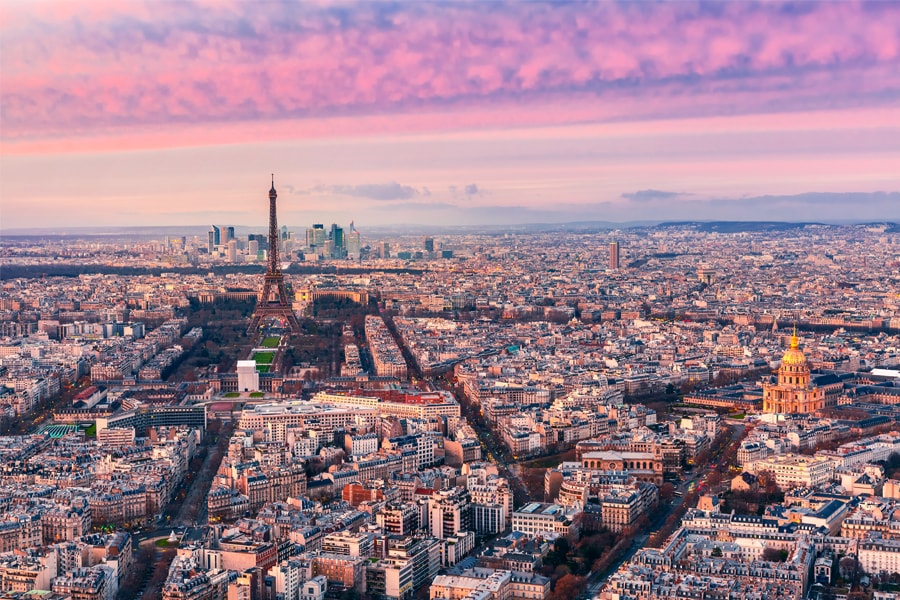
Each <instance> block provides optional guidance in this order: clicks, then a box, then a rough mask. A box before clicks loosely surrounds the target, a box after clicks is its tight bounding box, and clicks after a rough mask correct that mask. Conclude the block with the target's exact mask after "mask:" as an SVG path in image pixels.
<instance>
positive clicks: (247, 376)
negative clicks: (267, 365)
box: [237, 360, 259, 392]
mask: <svg viewBox="0 0 900 600" xmlns="http://www.w3.org/2000/svg"><path fill="white" fill-rule="evenodd" d="M237 376H238V391H240V392H258V391H259V371H257V370H256V361H255V360H239V361H238V362H237Z"/></svg>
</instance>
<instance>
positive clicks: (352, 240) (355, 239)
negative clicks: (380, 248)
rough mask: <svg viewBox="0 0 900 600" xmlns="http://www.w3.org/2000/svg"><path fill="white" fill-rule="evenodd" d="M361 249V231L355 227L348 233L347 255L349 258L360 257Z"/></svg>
mask: <svg viewBox="0 0 900 600" xmlns="http://www.w3.org/2000/svg"><path fill="white" fill-rule="evenodd" d="M359 249H360V238H359V232H358V231H356V230H355V229H351V230H350V232H349V233H348V234H347V257H348V258H353V259H356V258H359Z"/></svg>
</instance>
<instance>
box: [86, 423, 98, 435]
mask: <svg viewBox="0 0 900 600" xmlns="http://www.w3.org/2000/svg"><path fill="white" fill-rule="evenodd" d="M84 436H85V437H97V424H96V423H91V426H90V427H88V428H87V429H85V430H84Z"/></svg>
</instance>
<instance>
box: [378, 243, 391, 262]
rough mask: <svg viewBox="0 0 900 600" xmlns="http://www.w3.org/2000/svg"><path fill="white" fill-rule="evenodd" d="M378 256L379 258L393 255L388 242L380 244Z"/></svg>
mask: <svg viewBox="0 0 900 600" xmlns="http://www.w3.org/2000/svg"><path fill="white" fill-rule="evenodd" d="M378 257H379V258H390V257H391V245H390V244H389V243H387V242H381V243H379V244H378Z"/></svg>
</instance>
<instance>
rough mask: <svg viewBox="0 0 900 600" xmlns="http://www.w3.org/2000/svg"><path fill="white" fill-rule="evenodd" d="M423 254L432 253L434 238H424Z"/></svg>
mask: <svg viewBox="0 0 900 600" xmlns="http://www.w3.org/2000/svg"><path fill="white" fill-rule="evenodd" d="M425 252H434V238H431V237H427V238H425Z"/></svg>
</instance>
